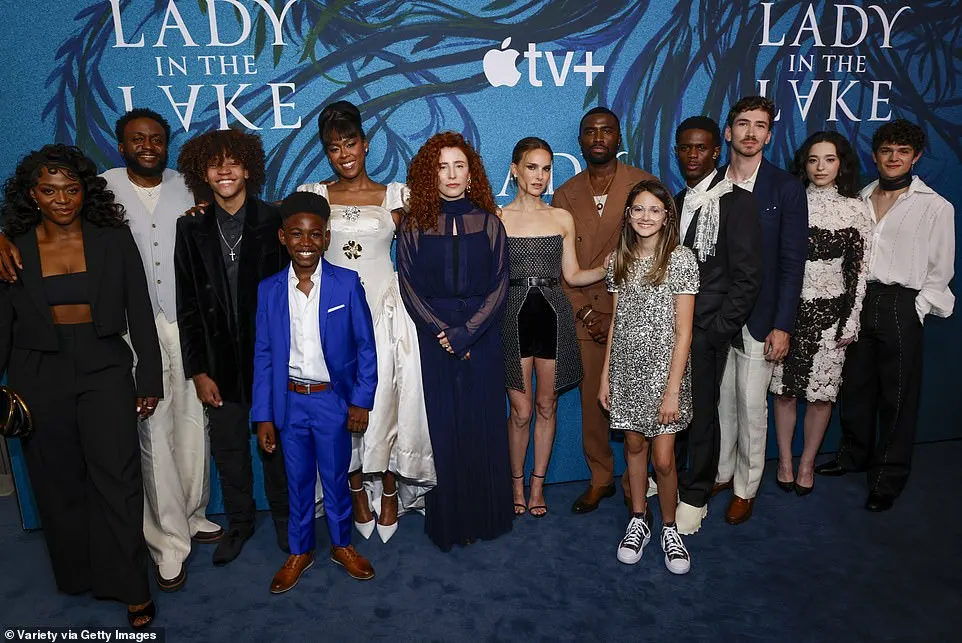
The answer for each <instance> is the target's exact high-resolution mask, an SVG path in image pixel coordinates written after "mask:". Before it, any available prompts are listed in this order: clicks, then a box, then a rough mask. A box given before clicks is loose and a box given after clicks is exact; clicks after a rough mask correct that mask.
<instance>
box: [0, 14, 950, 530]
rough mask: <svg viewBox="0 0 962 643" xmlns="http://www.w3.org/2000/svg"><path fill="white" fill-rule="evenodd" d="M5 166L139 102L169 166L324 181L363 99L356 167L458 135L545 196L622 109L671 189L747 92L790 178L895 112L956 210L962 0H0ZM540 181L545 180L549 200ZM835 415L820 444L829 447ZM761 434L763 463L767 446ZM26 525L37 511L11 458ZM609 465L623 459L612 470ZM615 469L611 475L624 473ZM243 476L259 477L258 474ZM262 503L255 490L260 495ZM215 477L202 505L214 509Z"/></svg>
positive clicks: (503, 176)
mask: <svg viewBox="0 0 962 643" xmlns="http://www.w3.org/2000/svg"><path fill="white" fill-rule="evenodd" d="M2 7H3V8H2V17H3V23H4V28H3V32H4V37H3V38H2V39H0V56H2V60H3V61H4V64H3V66H2V67H0V85H2V87H3V101H2V105H0V110H2V114H3V123H5V126H4V130H5V132H4V133H5V136H6V141H7V142H6V144H5V145H4V146H2V148H0V174H2V175H3V176H5V177H6V176H9V175H10V174H11V173H12V171H13V169H14V167H15V165H16V163H17V161H18V160H19V158H21V157H22V156H23V155H24V154H25V153H26V152H27V151H29V150H32V149H36V148H38V147H40V146H41V145H43V144H45V143H49V142H53V141H61V142H68V143H75V144H76V145H79V146H80V147H81V148H82V149H83V150H84V151H85V152H86V153H87V154H88V155H90V156H91V157H93V158H94V159H95V160H96V161H97V163H98V165H99V166H100V167H101V168H102V169H107V168H110V167H114V166H118V165H120V164H121V158H120V155H119V153H118V151H117V146H116V140H115V138H114V134H113V126H114V122H115V121H116V119H117V118H118V117H119V116H120V115H121V114H122V113H123V112H124V111H125V110H126V109H129V108H130V107H132V106H146V107H150V108H152V109H154V110H157V111H159V112H160V113H162V114H164V115H165V116H166V118H167V119H168V120H169V121H170V123H171V125H172V127H173V129H174V133H173V135H172V139H171V145H170V148H171V149H170V156H171V158H172V159H175V158H176V156H177V153H178V151H179V149H180V146H181V145H182V144H183V143H184V141H185V140H186V139H187V138H188V137H189V136H191V135H194V134H196V133H198V132H203V131H206V130H210V129H213V128H225V127H236V128H241V129H245V130H248V131H255V132H257V133H259V134H260V135H261V136H262V137H263V139H264V144H265V147H266V149H267V151H268V181H267V185H266V186H265V190H264V194H263V195H262V196H264V197H265V198H267V199H279V198H282V197H283V196H284V195H286V194H287V193H289V192H291V191H292V190H293V189H294V188H295V187H296V186H297V185H298V184H299V183H303V182H305V181H317V180H323V179H327V178H330V176H331V170H330V167H329V166H328V164H327V161H326V160H325V158H324V154H323V151H322V149H321V146H320V145H319V143H318V138H317V129H316V118H317V115H318V113H319V112H320V110H321V108H322V107H323V105H324V104H326V103H328V102H330V101H334V100H338V99H347V100H350V101H352V102H354V103H356V104H358V105H359V106H360V109H361V113H362V114H363V116H364V122H365V127H366V128H367V131H368V135H369V138H370V141H371V153H370V155H369V157H368V159H369V163H368V169H369V171H370V173H371V175H372V176H373V177H374V178H375V179H377V180H380V181H383V182H387V181H392V180H404V178H405V173H406V169H407V165H408V163H409V161H410V159H411V157H412V156H413V154H414V153H415V152H416V150H417V149H418V147H419V146H420V144H421V143H422V142H423V141H424V140H425V139H426V138H427V137H428V136H430V135H431V134H433V133H435V132H438V131H440V130H455V131H459V132H463V133H464V134H465V136H466V137H467V138H468V139H469V140H471V141H472V143H474V145H475V146H476V147H477V148H478V149H479V150H480V152H481V154H482V156H483V157H484V161H485V166H486V168H487V171H488V173H489V174H490V176H491V179H492V184H493V186H494V188H495V191H496V196H497V199H498V201H499V203H506V202H507V201H509V200H510V199H511V198H512V190H511V187H510V186H509V184H508V181H507V178H508V166H509V163H510V156H511V149H512V147H513V145H514V143H515V142H516V141H517V140H518V139H520V138H522V137H524V136H530V135H536V136H540V137H543V138H545V139H547V140H548V141H549V142H550V143H551V145H552V147H553V148H554V149H555V150H556V152H555V164H554V167H555V173H554V177H553V186H557V185H560V184H561V183H562V182H564V181H565V180H567V179H568V178H570V177H571V176H573V175H574V174H576V173H577V172H579V171H580V170H581V169H582V168H583V166H584V163H583V159H582V158H581V155H580V150H579V148H578V145H577V141H576V136H577V128H578V121H579V119H580V117H581V115H582V114H583V112H584V111H585V110H586V109H588V108H590V107H593V106H596V105H605V106H608V107H610V108H611V109H613V110H614V111H615V112H616V113H618V114H619V115H620V116H621V119H622V123H623V141H624V147H623V151H622V159H623V160H624V161H626V162H628V163H631V164H632V165H636V166H639V167H642V168H645V169H647V170H649V171H651V172H652V173H653V174H655V175H657V176H659V177H661V179H662V180H663V181H665V182H666V183H668V184H669V185H670V186H671V187H672V188H673V189H679V188H681V186H682V180H681V178H680V176H679V173H678V171H677V168H676V166H675V163H674V160H673V155H672V151H671V150H672V145H673V131H674V128H675V126H676V125H677V124H678V123H679V122H680V121H681V120H682V119H683V118H685V117H687V116H691V115H695V114H705V115H708V116H711V117H713V118H715V119H716V120H722V119H724V117H725V115H726V114H727V111H728V107H729V106H730V105H731V104H732V103H733V102H734V101H735V100H737V99H738V97H740V96H742V95H745V94H754V93H761V94H765V95H767V96H769V97H772V98H774V99H775V101H776V103H777V105H778V108H779V115H778V118H777V122H776V124H775V128H774V135H773V138H772V143H771V145H770V146H769V149H768V150H767V152H766V154H767V156H768V158H769V159H771V160H772V161H774V162H775V163H776V164H778V165H781V166H785V165H786V164H787V162H788V159H790V158H791V156H792V153H793V151H794V150H795V149H796V147H797V146H798V145H799V143H800V142H801V141H802V140H804V139H805V137H806V136H807V135H808V134H809V133H811V132H814V131H817V130H821V129H826V128H828V129H835V130H838V131H839V132H841V133H843V134H844V135H845V136H847V137H848V138H849V139H850V140H852V141H853V142H854V143H855V146H856V148H857V149H858V150H859V154H860V157H861V160H862V166H863V173H864V174H865V180H866V182H867V181H868V180H869V178H870V176H869V175H870V172H869V171H868V170H867V169H866V168H868V169H871V168H872V167H873V166H872V163H871V150H870V140H871V136H872V133H873V132H874V131H875V130H876V128H877V127H878V126H879V125H880V124H881V123H883V122H886V121H888V120H891V119H894V118H908V119H910V120H913V121H915V122H917V123H919V124H921V125H922V127H924V129H925V131H926V134H927V136H928V144H927V148H926V150H925V155H924V156H923V157H922V160H921V161H920V162H919V164H918V165H917V166H916V170H917V172H918V174H920V175H921V176H922V177H923V178H924V180H925V181H926V182H927V183H928V184H929V185H931V186H933V187H934V188H935V189H936V190H938V191H939V192H940V193H941V194H943V195H944V196H946V197H947V198H948V199H949V200H950V201H952V202H953V203H954V204H955V206H956V210H958V209H959V206H960V205H962V182H960V181H959V177H960V170H962V148H960V135H962V89H960V80H962V74H960V67H962V49H960V48H959V42H960V40H959V38H960V36H959V34H960V33H962V2H960V1H959V0H940V1H931V0H930V1H913V2H911V3H909V2H908V1H907V0H902V1H900V2H874V3H871V2H860V1H856V0H852V1H851V2H848V3H836V2H807V3H800V2H789V1H785V0H778V1H773V2H759V1H757V0H703V1H696V0H684V1H678V2H672V1H664V2H651V3H649V2H617V1H614V0H554V1H541V2H539V1H536V0H484V1H478V0H457V1H445V0H419V1H418V2H399V1H396V0H357V1H355V2H351V1H348V0H337V1H335V0H328V1H324V0H73V1H71V2H64V1H63V0H32V1H31V2H13V1H11V0H5V2H3V3H2ZM551 190H552V188H549V193H550V192H551ZM960 330H962V328H960V320H959V317H958V315H957V316H956V317H954V318H951V319H948V320H941V319H931V318H930V319H929V320H927V322H926V326H925V372H924V390H923V397H922V405H921V410H920V422H919V429H918V436H917V437H918V439H919V440H920V441H931V440H939V439H945V438H952V437H960V436H962V428H960V425H959V422H958V418H959V417H962V396H960V395H958V393H957V387H956V384H955V382H954V378H953V377H952V375H951V373H952V372H953V370H954V365H956V364H958V363H959V362H960V358H962V347H960V342H959V341H958V339H957V338H958V337H959V332H960ZM837 435H838V429H837V421H833V425H832V428H831V430H830V433H829V435H828V437H827V440H826V448H829V449H830V448H832V447H833V446H834V445H835V444H836V440H837ZM557 436H558V437H557V441H556V444H555V448H554V453H553V457H552V462H551V468H550V470H549V479H550V481H563V480H576V479H583V478H586V477H587V469H586V467H585V465H584V463H583V460H582V455H581V444H580V409H579V401H578V395H577V392H570V393H568V394H566V395H564V396H563V397H562V399H561V401H560V408H559V421H558V434H557ZM773 442H774V441H773V440H772V441H770V452H772V451H773V449H774V444H773ZM11 447H12V451H13V452H14V459H15V469H16V471H17V475H18V490H19V493H20V501H21V507H22V509H23V517H24V525H25V526H26V527H28V528H30V527H36V526H38V524H37V518H36V512H35V508H34V507H33V504H32V499H31V497H30V494H29V486H28V484H27V482H26V476H25V470H24V468H23V463H22V458H21V455H20V453H19V445H18V444H15V443H14V444H12V445H11ZM620 460H621V458H620V453H619V455H618V456H617V459H616V461H618V462H619V464H620ZM620 466H623V465H620ZM255 469H257V468H256V467H255ZM260 501H261V503H262V505H263V496H261V499H260ZM220 506H221V504H220V497H219V489H217V487H216V485H215V489H214V493H213V497H212V502H211V510H212V511H214V512H216V511H219V510H220Z"/></svg>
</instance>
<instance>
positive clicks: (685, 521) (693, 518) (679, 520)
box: [675, 502, 708, 536]
mask: <svg viewBox="0 0 962 643" xmlns="http://www.w3.org/2000/svg"><path fill="white" fill-rule="evenodd" d="M707 515H708V505H705V506H704V507H693V506H691V505H690V504H688V503H687V502H679V503H678V508H677V509H675V524H676V525H677V526H678V533H679V534H684V535H686V536H691V535H692V534H694V533H696V532H697V531H698V530H699V529H701V521H702V520H703V519H704V518H705V516H707Z"/></svg>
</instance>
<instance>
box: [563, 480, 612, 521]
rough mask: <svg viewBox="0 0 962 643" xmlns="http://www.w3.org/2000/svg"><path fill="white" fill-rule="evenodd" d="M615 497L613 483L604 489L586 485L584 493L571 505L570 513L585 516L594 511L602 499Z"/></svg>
mask: <svg viewBox="0 0 962 643" xmlns="http://www.w3.org/2000/svg"><path fill="white" fill-rule="evenodd" d="M613 495H615V485H614V483H612V484H610V485H608V486H606V487H595V486H594V485H588V488H587V489H585V492H584V493H583V494H581V495H580V496H578V499H577V500H575V503H574V504H573V505H571V511H573V512H575V513H576V514H586V513H589V512H591V511H594V510H595V509H597V508H598V503H599V502H601V499H602V498H610V497H611V496H613Z"/></svg>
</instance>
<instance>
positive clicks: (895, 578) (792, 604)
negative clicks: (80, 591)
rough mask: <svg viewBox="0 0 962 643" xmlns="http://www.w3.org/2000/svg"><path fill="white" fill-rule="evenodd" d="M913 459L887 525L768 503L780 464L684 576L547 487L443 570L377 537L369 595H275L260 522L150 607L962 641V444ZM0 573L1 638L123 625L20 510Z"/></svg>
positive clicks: (546, 637)
mask: <svg viewBox="0 0 962 643" xmlns="http://www.w3.org/2000/svg"><path fill="white" fill-rule="evenodd" d="M915 453H916V458H915V463H914V466H913V474H912V479H911V481H910V483H909V486H908V489H907V490H906V491H905V493H904V494H903V496H902V498H901V499H900V500H899V502H898V503H897V504H896V505H895V508H894V509H893V510H891V511H889V512H887V513H884V514H870V513H868V512H866V511H864V510H863V509H862V504H863V502H864V501H865V493H866V492H865V481H864V476H861V475H850V476H846V477H844V478H838V479H826V478H819V479H818V480H817V487H816V489H815V492H814V493H813V494H811V495H810V496H807V497H805V498H798V497H796V496H794V494H791V495H790V494H785V493H783V492H781V491H779V490H778V489H777V488H776V487H775V485H774V468H775V467H774V466H773V465H774V463H770V465H772V466H769V467H768V470H767V471H766V474H765V480H764V482H763V484H762V490H761V493H760V495H759V498H758V502H757V503H756V510H755V516H754V517H753V518H752V519H751V520H750V521H749V522H747V523H745V524H744V525H740V526H738V527H732V526H729V525H727V524H725V522H724V520H723V514H724V507H725V503H726V502H727V499H728V494H727V493H726V494H723V495H721V496H719V497H718V498H716V499H715V500H714V501H713V502H712V504H711V505H710V509H709V515H708V518H707V519H706V521H705V524H704V526H703V528H702V530H701V531H700V532H699V533H698V534H697V535H695V536H689V537H688V538H687V539H686V543H687V545H688V547H689V550H690V551H691V554H692V561H693V563H692V571H691V573H690V574H688V575H687V576H682V577H675V576H672V575H671V574H669V572H668V571H667V570H666V569H665V566H664V563H663V560H662V558H663V557H662V554H661V551H660V548H659V546H658V543H657V540H654V539H653V541H652V543H651V544H650V545H649V546H648V548H647V549H646V550H645V555H644V558H643V559H642V561H641V562H640V563H638V564H637V565H634V566H626V565H622V564H621V563H619V562H618V561H617V560H616V559H615V547H616V545H617V543H618V540H619V538H620V536H621V534H622V532H623V529H624V524H625V520H626V516H625V508H624V506H623V505H622V503H621V494H620V493H619V494H618V496H617V497H616V498H614V499H610V500H606V501H605V502H604V503H602V505H601V507H600V508H599V509H598V511H596V512H595V513H593V514H589V515H586V516H576V515H573V514H572V513H571V512H570V509H569V507H570V504H571V502H572V501H573V500H574V498H575V497H576V496H577V495H578V493H579V492H580V491H581V489H582V483H567V484H559V485H550V486H549V487H548V488H547V500H548V504H549V510H550V512H551V513H550V514H549V515H548V516H547V517H546V518H543V519H534V518H532V517H530V516H524V517H522V518H521V519H519V520H517V521H515V528H514V531H513V532H512V533H511V534H508V535H507V536H504V537H502V538H500V539H498V540H496V541H493V542H480V543H477V544H474V545H472V546H470V547H467V548H465V549H457V548H456V549H455V550H454V551H453V552H451V553H450V554H443V553H441V552H440V551H438V550H437V549H435V548H434V547H433V546H432V545H431V544H430V543H429V541H428V540H427V538H426V537H425V536H424V535H423V519H422V518H421V517H420V516H417V515H413V516H404V517H403V518H402V519H401V528H400V530H399V531H398V533H397V534H396V535H395V537H394V539H393V540H392V541H391V542H390V543H389V544H388V545H384V544H382V543H381V542H380V541H379V540H377V537H376V535H375V536H374V538H375V539H374V540H371V541H360V542H359V543H358V544H357V548H358V549H359V550H360V551H361V552H362V553H363V554H364V555H365V556H367V557H368V558H370V560H371V561H372V563H373V564H374V567H375V569H376V572H377V577H376V578H375V579H374V580H373V581H369V582H364V583H362V582H358V581H354V580H351V579H350V578H348V577H347V576H346V575H345V574H344V572H343V571H342V570H341V569H340V568H338V567H335V566H334V565H333V564H332V563H330V562H328V560H327V559H326V557H321V558H319V559H318V562H317V564H316V565H315V566H314V568H313V569H311V570H309V571H308V572H307V573H306V574H305V575H304V576H303V577H302V579H301V582H300V584H299V585H298V586H297V587H296V588H295V589H294V590H293V591H291V592H290V593H288V594H285V595H282V596H271V595H270V594H269V592H268V585H269V583H270V579H271V576H272V575H273V573H274V572H275V571H276V569H277V567H278V566H279V565H280V564H281V563H282V562H283V560H284V555H283V554H282V553H281V552H280V551H279V550H278V549H277V547H276V545H275V543H274V537H273V530H272V529H271V528H270V524H269V522H268V521H269V516H268V515H267V514H266V513H265V514H260V515H259V517H258V519H259V528H258V531H257V533H256V534H255V535H254V538H253V539H252V540H251V542H249V543H248V545H247V547H246V548H245V550H244V552H243V554H242V555H241V557H240V558H239V559H238V560H237V561H235V562H234V563H232V564H231V565H229V566H227V567H224V568H214V567H213V566H211V564H210V556H211V554H212V552H213V547H212V546H206V547H202V546H197V547H195V550H194V553H193V554H192V556H191V558H190V561H189V577H188V582H187V586H186V588H185V589H184V590H183V591H181V592H179V593H176V594H162V593H160V592H157V593H156V596H155V598H156V600H157V603H158V608H159V614H158V620H157V625H158V626H161V627H164V628H165V630H166V632H167V640H168V641H193V640H198V641H200V640H203V641H212V642H220V641H230V642H231V643H237V642H240V641H362V640H363V641H369V640H391V641H481V640H483V641H517V640H523V641H526V642H533V641H624V640H629V641H644V640H662V641H672V642H676V641H785V642H796V641H833V642H838V641H846V642H847V641H915V640H919V641H921V640H925V641H949V640H959V639H958V638H957V637H958V632H959V631H962V593H960V591H959V587H960V581H959V579H960V577H962V559H960V556H959V551H958V546H959V544H960V543H962V504H960V503H959V497H958V495H957V494H958V492H959V490H960V489H962V468H960V467H959V466H958V465H959V462H960V461H962V441H955V442H943V443H936V444H927V445H919V446H918V447H917V449H916V452H915ZM653 506H654V503H653ZM655 517H656V525H657V524H658V523H659V520H658V511H657V509H655ZM317 526H318V528H319V534H326V531H325V530H324V523H323V522H318V523H317ZM355 536H357V534H356V532H355ZM357 539H358V540H360V537H359V536H358V537H357ZM319 541H320V542H321V543H324V542H326V535H322V536H321V537H320V538H319ZM0 570H2V571H0V628H3V629H6V628H7V627H9V626H16V625H45V626H57V625H60V626H67V625H74V626H80V625H84V626H88V627H89V626H104V627H116V626H121V625H123V624H124V623H125V619H124V616H123V608H122V607H121V606H120V605H118V604H115V603H111V602H102V601H96V600H93V599H91V598H90V597H86V596H80V597H69V596H62V595H59V594H57V593H56V591H55V588H54V583H53V578H52V574H51V572H50V568H49V563H48V562H47V559H46V553H45V550H44V543H43V539H42V536H41V534H40V533H24V532H23V531H21V529H20V527H19V520H18V516H17V508H16V501H15V500H14V499H13V498H0ZM952 632H956V634H952Z"/></svg>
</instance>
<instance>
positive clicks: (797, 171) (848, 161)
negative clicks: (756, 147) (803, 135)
mask: <svg viewBox="0 0 962 643" xmlns="http://www.w3.org/2000/svg"><path fill="white" fill-rule="evenodd" d="M816 143H831V144H832V145H834V146H835V155H836V156H837V157H838V176H837V177H836V178H835V186H836V187H837V188H838V193H839V194H841V195H842V196H847V197H857V196H858V175H859V163H858V156H857V155H856V154H855V150H853V149H852V146H851V145H850V144H849V142H848V139H846V138H845V137H844V136H842V135H841V134H839V133H838V132H833V131H826V132H815V133H814V134H812V135H811V136H809V137H808V138H807V139H805V142H804V143H802V146H801V147H800V148H798V151H796V152H795V158H793V159H792V162H791V163H790V164H789V166H788V171H789V172H791V173H792V174H794V175H795V176H797V177H798V178H799V180H800V181H801V182H802V184H803V185H804V186H805V187H808V184H809V183H810V181H809V180H808V155H809V153H810V152H811V151H812V146H813V145H815V144H816Z"/></svg>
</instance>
